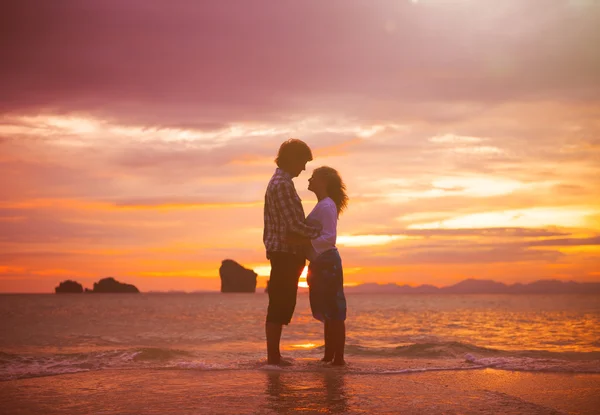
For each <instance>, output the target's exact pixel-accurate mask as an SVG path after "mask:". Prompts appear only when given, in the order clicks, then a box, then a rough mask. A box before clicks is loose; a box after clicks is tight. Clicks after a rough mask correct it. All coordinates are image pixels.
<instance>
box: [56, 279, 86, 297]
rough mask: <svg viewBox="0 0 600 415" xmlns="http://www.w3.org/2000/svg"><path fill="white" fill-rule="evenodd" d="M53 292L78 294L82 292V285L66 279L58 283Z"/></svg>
mask: <svg viewBox="0 0 600 415" xmlns="http://www.w3.org/2000/svg"><path fill="white" fill-rule="evenodd" d="M54 292H55V293H56V294H79V293H82V292H83V286H82V285H81V284H79V283H78V282H77V281H73V280H66V281H63V282H61V283H60V284H58V287H56V288H55V289H54Z"/></svg>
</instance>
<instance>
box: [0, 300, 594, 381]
mask: <svg viewBox="0 0 600 415" xmlns="http://www.w3.org/2000/svg"><path fill="white" fill-rule="evenodd" d="M266 305H267V296H266V295H264V294H262V293H261V294H220V293H210V294H208V293H207V294H140V295H129V294H115V295H113V294H102V295H84V294H82V295H0V325H1V328H2V333H3V334H2V336H1V337H0V380H10V379H19V378H28V377H37V376H51V375H56V374H62V373H73V372H84V371H96V370H105V369H111V370H122V369H178V370H179V369H191V370H205V371H217V370H218V371H236V370H244V371H247V370H260V369H261V368H262V367H263V366H264V349H265V346H264V318H265V311H266ZM348 307H349V310H348V320H347V331H348V334H347V360H348V361H349V362H350V364H349V366H348V368H347V369H346V370H347V372H348V373H353V374H371V375H376V374H394V373H398V374H400V373H407V372H409V373H410V372H421V371H435V370H438V371H439V370H468V369H477V368H484V367H491V368H497V369H506V370H522V371H546V372H573V373H600V298H598V297H597V296H577V295H566V296H556V295H554V296H539V295H538V296H535V295H532V296H520V295H513V296H511V295H463V296H454V295H385V294H378V295H374V294H353V295H349V296H348ZM282 347H283V349H284V350H283V353H284V355H285V356H288V357H290V358H292V359H294V360H295V364H294V366H293V367H292V368H291V369H290V370H291V371H298V372H319V371H321V370H324V368H323V365H321V364H320V363H319V362H318V358H319V357H320V355H321V354H322V325H321V324H320V323H319V322H317V321H316V320H314V319H313V318H312V317H311V315H310V309H309V306H308V297H307V295H306V294H300V295H299V296H298V305H297V308H296V314H295V316H294V319H293V320H292V323H291V324H290V326H288V327H286V328H285V329H284V335H283V340H282Z"/></svg>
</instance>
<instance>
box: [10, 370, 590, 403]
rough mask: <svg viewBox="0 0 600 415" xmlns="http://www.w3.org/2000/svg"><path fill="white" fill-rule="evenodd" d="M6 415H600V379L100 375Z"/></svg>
mask: <svg viewBox="0 0 600 415" xmlns="http://www.w3.org/2000/svg"><path fill="white" fill-rule="evenodd" d="M0 408H1V412H2V414H15V415H17V414H48V415H52V414H70V415H78V414H276V413H277V414H279V413H281V414H287V413H302V414H322V413H339V414H342V413H347V414H398V413H402V414H560V413H569V414H598V413H600V375H598V374H562V373H528V372H509V371H501V370H493V369H484V370H467V371H450V372H443V371H441V372H424V373H405V374H394V375H386V374H357V373H349V372H348V371H347V370H345V369H337V368H324V369H323V370H319V371H309V372H297V371H289V370H287V369H281V370H278V369H274V368H273V369H270V368H267V369H259V370H231V371H230V370H222V371H218V370H217V371H205V370H138V369H135V370H119V371H114V370H103V371H94V372H82V373H75V374H65V375H61V376H50V377H39V378H30V379H21V380H12V381H6V382H1V383H0Z"/></svg>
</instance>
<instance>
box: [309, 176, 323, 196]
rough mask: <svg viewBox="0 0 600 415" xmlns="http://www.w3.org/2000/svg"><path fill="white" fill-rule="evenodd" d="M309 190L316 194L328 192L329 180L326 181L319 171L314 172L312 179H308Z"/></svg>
mask: <svg viewBox="0 0 600 415" xmlns="http://www.w3.org/2000/svg"><path fill="white" fill-rule="evenodd" d="M308 190H310V191H311V192H314V193H316V194H319V193H320V194H324V193H326V191H327V182H326V181H325V178H324V177H323V176H322V175H320V174H318V173H317V174H315V173H313V174H312V176H311V177H310V179H308Z"/></svg>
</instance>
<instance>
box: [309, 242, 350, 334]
mask: <svg viewBox="0 0 600 415" xmlns="http://www.w3.org/2000/svg"><path fill="white" fill-rule="evenodd" d="M306 280H307V283H308V287H309V297H310V308H311V311H312V315H313V317H314V318H316V319H317V320H319V321H323V322H324V321H325V320H341V321H344V320H346V297H345V296H344V272H343V269H342V259H341V258H340V254H339V252H338V250H337V249H335V248H334V249H330V250H329V251H326V252H323V253H322V254H321V255H319V256H318V257H317V258H316V259H315V260H313V261H311V263H310V265H309V266H308V275H307V278H306Z"/></svg>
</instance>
